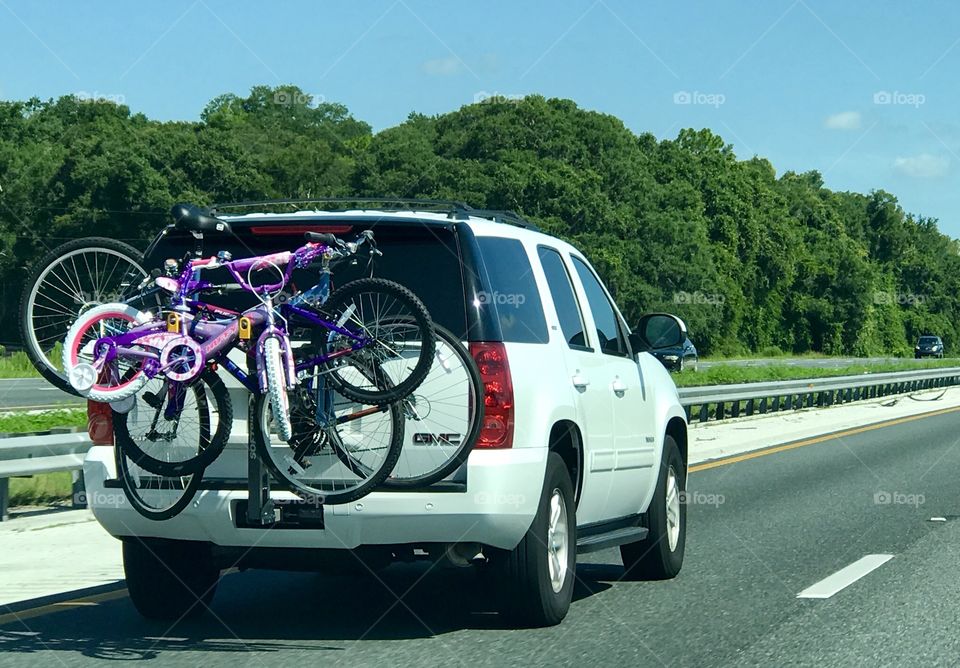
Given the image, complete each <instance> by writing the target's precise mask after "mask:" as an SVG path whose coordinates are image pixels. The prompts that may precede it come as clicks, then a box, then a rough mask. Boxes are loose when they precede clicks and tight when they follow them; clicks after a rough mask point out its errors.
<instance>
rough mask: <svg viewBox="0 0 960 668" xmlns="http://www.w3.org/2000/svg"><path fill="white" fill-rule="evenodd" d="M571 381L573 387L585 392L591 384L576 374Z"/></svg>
mask: <svg viewBox="0 0 960 668" xmlns="http://www.w3.org/2000/svg"><path fill="white" fill-rule="evenodd" d="M571 380H573V386H574V387H575V388H577V389H578V390H585V389H587V385H589V384H590V381H589V380H587V379H586V378H584V377H583V376H581V375H580V374H579V373H577V374H574V376H573V378H572V379H571Z"/></svg>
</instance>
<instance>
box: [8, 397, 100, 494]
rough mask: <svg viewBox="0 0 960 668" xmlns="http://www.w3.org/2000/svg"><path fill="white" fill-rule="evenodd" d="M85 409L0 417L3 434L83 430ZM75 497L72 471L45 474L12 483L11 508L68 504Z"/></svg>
mask: <svg viewBox="0 0 960 668" xmlns="http://www.w3.org/2000/svg"><path fill="white" fill-rule="evenodd" d="M86 424H87V411H86V409H85V408H71V409H63V410H53V411H44V412H43V413H20V414H14V415H3V414H0V432H6V433H11V434H17V433H25V432H34V431H45V430H47V429H52V428H54V427H84V426H86ZM72 494H73V474H72V473H71V472H70V471H58V472H56V473H43V474H40V475H35V476H31V477H29V478H11V479H10V506H11V507H16V506H40V505H46V504H49V503H56V502H62V501H69V500H70V497H71V495H72Z"/></svg>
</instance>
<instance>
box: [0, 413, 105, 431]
mask: <svg viewBox="0 0 960 668" xmlns="http://www.w3.org/2000/svg"><path fill="white" fill-rule="evenodd" d="M86 426H87V409H86V408H63V409H59V410H50V411H43V412H42V413H12V414H4V413H0V433H6V434H25V433H31V432H35V431H46V430H47V429H53V428H55V427H86Z"/></svg>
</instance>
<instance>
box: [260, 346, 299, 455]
mask: <svg viewBox="0 0 960 668" xmlns="http://www.w3.org/2000/svg"><path fill="white" fill-rule="evenodd" d="M263 364H264V372H265V374H266V376H267V392H268V393H269V394H270V409H271V410H272V411H273V424H274V425H276V427H277V433H278V435H279V436H280V440H283V441H289V440H290V439H291V438H293V427H291V426H290V398H289V397H288V396H287V364H286V358H285V357H284V354H283V350H282V349H281V347H280V340H279V339H278V338H277V337H275V336H271V337H269V338H268V339H267V340H266V341H264V342H263Z"/></svg>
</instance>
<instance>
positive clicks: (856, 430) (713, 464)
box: [688, 406, 960, 473]
mask: <svg viewBox="0 0 960 668" xmlns="http://www.w3.org/2000/svg"><path fill="white" fill-rule="evenodd" d="M957 411H960V406H955V407H953V408H942V409H940V410H937V411H931V412H929V413H921V414H920V415H910V416H907V417H902V418H894V419H892V420H885V421H884V422H876V423H874V424H868V425H867V426H865V427H853V428H851V429H845V430H843V431H835V432H833V433H832V434H825V435H824V436H817V437H815V438H808V439H805V440H803V441H797V442H796V443H787V444H786V445H777V446H774V447H772V448H766V449H764V450H754V451H753V452H745V453H743V454H742V455H733V456H732V457H724V458H723V459H714V460H713V461H709V462H703V463H702V464H694V465H693V466H691V467H690V468H689V469H688V470H689V472H691V473H693V472H694V471H706V470H707V469H715V468H717V467H718V466H726V465H728V464H736V463H737V462H743V461H746V460H748V459H756V458H757V457H764V456H766V455H773V454H776V453H778V452H785V451H787V450H794V449H796V448H802V447H804V446H807V445H814V444H816V443H823V442H824V441H831V440H833V439H836V438H842V437H844V436H852V435H854V434H862V433H863V432H866V431H873V430H874V429H883V428H884V427H892V426H894V425H898V424H904V423H905V422H913V421H915V420H922V419H923V418H928V417H935V416H937V415H945V414H947V413H955V412H957Z"/></svg>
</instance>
